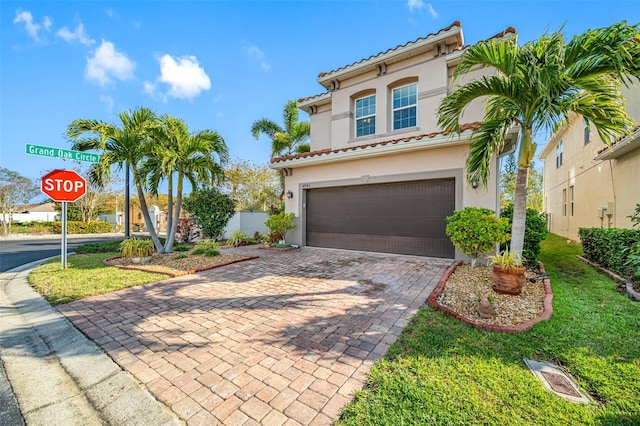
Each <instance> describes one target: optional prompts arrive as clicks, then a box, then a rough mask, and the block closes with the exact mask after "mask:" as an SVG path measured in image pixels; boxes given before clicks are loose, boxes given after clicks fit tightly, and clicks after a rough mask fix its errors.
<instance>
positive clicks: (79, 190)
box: [40, 170, 87, 201]
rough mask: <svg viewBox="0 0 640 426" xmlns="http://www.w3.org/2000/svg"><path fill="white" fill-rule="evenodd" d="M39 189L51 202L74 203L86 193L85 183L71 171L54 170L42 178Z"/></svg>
mask: <svg viewBox="0 0 640 426" xmlns="http://www.w3.org/2000/svg"><path fill="white" fill-rule="evenodd" d="M40 189H41V190H42V192H44V193H45V194H47V195H48V196H49V197H51V199H52V200H53V201H76V200H77V199H78V198H80V197H82V196H83V195H84V194H85V193H86V192H87V181H85V180H84V178H83V177H82V176H80V175H79V174H78V173H76V172H75V171H73V170H54V171H52V172H50V173H47V174H46V175H44V176H43V177H42V184H41V186H40Z"/></svg>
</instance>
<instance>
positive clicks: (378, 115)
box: [272, 22, 517, 258]
mask: <svg viewBox="0 0 640 426" xmlns="http://www.w3.org/2000/svg"><path fill="white" fill-rule="evenodd" d="M514 36H515V30H514V29H513V28H509V29H507V30H506V31H504V32H503V33H501V34H499V35H497V36H495V37H514ZM463 46H464V40H463V36H462V25H461V24H460V23H459V22H454V23H453V24H452V25H450V26H449V27H447V28H444V29H442V30H440V31H438V32H437V33H435V34H429V35H427V36H426V37H422V38H419V39H417V40H415V41H411V42H408V43H406V44H404V45H402V46H397V47H395V48H392V49H389V50H386V51H384V52H380V53H378V54H376V55H373V56H370V57H368V58H366V59H362V60H360V61H358V62H354V63H352V64H350V65H345V66H343V67H340V68H338V69H336V70H333V71H329V72H323V73H321V74H320V75H319V77H318V82H319V83H320V84H321V85H322V86H324V88H325V89H327V90H328V91H327V92H326V93H323V94H320V95H316V96H312V97H308V98H304V99H300V100H299V101H298V103H299V107H300V108H301V109H302V110H304V111H306V112H307V113H308V114H309V117H310V122H311V152H309V153H304V154H298V155H290V156H285V157H279V158H274V159H273V160H272V167H273V168H276V169H283V170H284V172H285V175H286V179H285V192H286V193H287V198H286V199H285V209H286V211H287V212H293V213H295V215H296V224H297V227H296V229H295V230H293V231H290V232H289V233H288V235H287V241H288V242H291V243H296V244H300V245H308V246H317V247H333V248H344V249H353V250H366V251H378V252H387V253H402V254H415V255H421V256H435V257H445V258H453V257H460V254H459V253H456V252H455V249H454V246H453V245H452V243H451V241H450V239H449V238H448V237H447V236H446V235H445V232H444V231H445V226H446V222H445V217H446V216H449V215H451V213H452V212H453V211H454V210H457V209H461V208H464V207H466V206H481V207H488V208H490V209H493V210H496V209H497V208H498V185H497V175H498V159H497V158H494V159H493V161H492V166H491V179H490V181H489V183H488V188H487V189H486V190H485V189H483V188H473V187H472V186H470V185H469V184H467V182H466V180H465V170H464V164H465V160H466V157H467V152H468V144H469V140H468V139H469V136H470V135H471V132H472V130H473V129H474V128H475V127H476V125H477V122H478V121H479V120H481V119H482V117H483V107H482V103H480V102H475V103H473V104H471V105H470V107H469V108H468V109H467V110H466V111H465V114H464V117H463V123H467V124H464V125H463V129H464V132H463V133H462V134H461V135H460V136H457V135H455V136H454V135H447V134H443V132H442V130H441V129H440V128H438V126H437V115H436V112H437V108H438V106H439V104H440V101H441V100H442V99H443V98H444V97H445V96H446V95H447V93H448V92H450V91H451V90H452V89H453V88H452V87H451V75H452V73H453V71H454V69H455V67H456V65H457V63H458V62H459V60H460V57H461V55H462V52H463V51H464V48H463ZM491 72H493V71H492V70H490V69H476V70H474V71H472V72H471V73H470V74H469V75H467V76H465V77H464V78H462V79H460V80H459V81H458V82H457V84H464V83H465V82H466V81H469V79H470V78H478V77H480V76H482V75H486V74H488V73H491ZM516 139H517V131H514V132H513V134H510V140H513V141H514V142H515V140H516ZM507 145H509V142H508V143H507Z"/></svg>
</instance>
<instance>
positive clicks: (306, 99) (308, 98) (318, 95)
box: [298, 92, 329, 104]
mask: <svg viewBox="0 0 640 426" xmlns="http://www.w3.org/2000/svg"><path fill="white" fill-rule="evenodd" d="M328 93H329V92H324V93H320V94H317V95H312V96H307V97H306V98H300V99H298V103H299V104H301V103H303V102H307V101H310V100H311V99H315V98H319V97H320V96H324V95H326V94H328Z"/></svg>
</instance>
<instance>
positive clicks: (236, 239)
mask: <svg viewBox="0 0 640 426" xmlns="http://www.w3.org/2000/svg"><path fill="white" fill-rule="evenodd" d="M247 238H249V237H248V236H247V234H245V233H244V232H242V231H241V230H239V229H236V230H235V231H233V232H232V233H231V235H230V236H229V238H228V239H227V244H228V245H230V246H233V247H238V246H241V245H243V244H247Z"/></svg>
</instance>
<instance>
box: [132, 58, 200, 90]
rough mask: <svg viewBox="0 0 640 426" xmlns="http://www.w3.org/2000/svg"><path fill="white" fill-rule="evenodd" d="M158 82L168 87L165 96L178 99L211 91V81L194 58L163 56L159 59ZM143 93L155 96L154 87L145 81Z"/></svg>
mask: <svg viewBox="0 0 640 426" xmlns="http://www.w3.org/2000/svg"><path fill="white" fill-rule="evenodd" d="M159 61H160V77H158V81H160V82H162V83H166V84H168V85H169V86H170V89H169V91H168V92H167V94H166V95H167V96H171V97H173V98H178V99H192V98H195V97H196V96H198V95H199V94H200V93H201V92H202V91H204V90H209V89H211V79H210V78H209V76H208V75H207V73H206V72H205V70H204V68H202V67H201V66H200V63H199V62H198V59H197V58H196V57H195V56H183V57H180V58H178V57H176V58H174V57H172V56H171V55H164V56H162V57H161V58H160V59H159ZM144 86H145V92H146V93H148V94H150V95H151V96H154V95H155V90H156V86H155V84H153V83H150V82H148V81H146V82H145V83H144Z"/></svg>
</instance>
